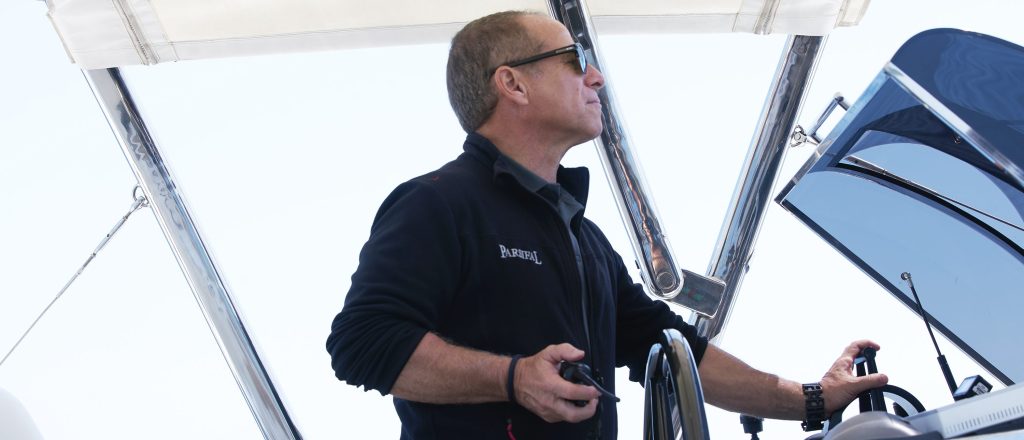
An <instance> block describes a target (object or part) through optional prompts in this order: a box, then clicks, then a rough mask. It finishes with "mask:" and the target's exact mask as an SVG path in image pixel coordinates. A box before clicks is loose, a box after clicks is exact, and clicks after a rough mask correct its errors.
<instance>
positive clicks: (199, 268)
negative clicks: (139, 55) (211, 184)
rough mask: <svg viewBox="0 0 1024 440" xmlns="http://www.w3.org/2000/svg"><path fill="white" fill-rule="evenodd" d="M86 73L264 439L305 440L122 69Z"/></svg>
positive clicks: (88, 71)
mask: <svg viewBox="0 0 1024 440" xmlns="http://www.w3.org/2000/svg"><path fill="white" fill-rule="evenodd" d="M83 72H84V74H85V77H86V80H88V82H89V86H90V87H91V88H92V91H93V94H94V95H95V96H96V101H97V102H98V103H99V105H100V107H101V108H102V109H103V113H104V115H106V117H107V122H108V123H110V128H111V129H112V130H113V132H114V135H115V137H116V138H117V142H118V144H120V145H121V150H122V151H123V152H124V156H125V158H126V159H128V164H129V165H131V168H132V171H134V172H135V177H136V178H137V179H138V181H139V185H140V186H142V190H143V191H144V192H145V194H146V198H147V199H148V200H149V204H150V207H151V208H152V210H153V213H154V215H156V219H157V222H158V223H159V224H160V229H162V230H163V233H164V237H165V238H166V239H167V243H168V244H169V245H170V246H171V251H172V252H173V253H174V257H175V258H176V259H177V260H178V265H179V266H180V267H181V271H182V272H183V273H184V274H185V279H186V280H187V281H188V284H189V286H190V287H191V288H192V293H193V294H195V297H196V300H198V302H199V307H200V308H201V309H202V311H203V315H204V316H205V317H206V322H207V324H209V326H210V330H212V331H213V335H214V338H216V340H217V344H218V345H219V346H220V350H221V353H222V354H223V355H224V359H225V360H226V361H227V363H228V366H229V367H230V368H231V373H232V374H233V375H234V376H235V381H236V382H237V383H238V388H239V389H240V390H241V391H242V395H243V396H244V397H245V401H246V402H247V403H248V404H249V409H250V410H251V411H252V414H253V417H254V418H255V419H256V423H257V424H258V425H259V428H260V430H261V431H263V436H264V437H265V438H267V439H299V438H302V437H301V435H300V434H299V432H298V429H296V427H295V425H294V424H293V423H292V421H291V418H289V417H288V413H287V411H285V407H284V404H283V403H282V401H281V398H280V396H278V394H277V391H276V390H275V389H274V385H273V383H272V382H271V380H270V376H269V375H268V373H267V371H266V369H265V368H264V367H263V363H262V362H261V361H260V357H259V355H258V354H257V353H256V348H255V347H254V346H253V344H252V340H251V339H250V338H249V334H248V333H247V332H246V330H245V325H244V324H243V323H242V319H241V317H240V316H239V314H238V311H237V310H236V309H235V306H234V304H233V302H232V300H231V296H230V295H229V294H228V292H227V289H226V288H225V285H224V281H223V280H222V279H221V277H220V274H219V271H218V270H217V267H216V266H215V265H214V263H213V260H212V259H211V258H210V254H209V252H207V250H206V246H205V245H204V244H203V239H202V237H201V236H200V235H199V231H198V229H197V228H196V225H195V223H194V222H193V220H192V216H191V215H190V214H189V211H188V209H187V208H186V206H185V201H184V199H183V198H182V196H181V194H180V193H179V192H178V188H179V186H178V184H177V183H176V182H175V181H174V179H173V178H172V177H171V175H170V172H169V170H168V169H167V165H166V164H165V163H164V161H163V158H162V157H161V155H160V152H159V150H157V146H156V144H155V143H154V142H153V139H152V137H150V134H149V131H148V130H147V128H146V124H145V123H144V121H143V120H142V117H141V115H140V114H139V112H138V110H137V108H136V106H135V102H134V101H133V100H132V97H131V94H130V93H129V91H128V87H127V86H126V85H125V83H124V81H123V80H122V78H121V74H120V72H119V71H118V70H117V69H98V70H87V71H83Z"/></svg>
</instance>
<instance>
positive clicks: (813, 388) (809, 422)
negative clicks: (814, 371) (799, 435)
mask: <svg viewBox="0 0 1024 440" xmlns="http://www.w3.org/2000/svg"><path fill="white" fill-rule="evenodd" d="M803 391H804V409H805V410H806V411H807V415H806V416H805V418H804V421H803V422H802V423H800V427H801V428H803V429H804V431H805V432H806V431H820V430H821V429H822V428H824V427H825V425H824V424H823V423H822V422H824V421H825V399H824V398H823V397H822V396H821V383H820V382H815V383H805V384H803Z"/></svg>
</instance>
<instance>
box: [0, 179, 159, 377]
mask: <svg viewBox="0 0 1024 440" xmlns="http://www.w3.org/2000/svg"><path fill="white" fill-rule="evenodd" d="M141 189H142V188H141V187H140V186H135V189H134V190H132V197H133V198H134V199H135V201H134V202H132V206H131V208H130V209H128V213H127V214H125V215H124V216H123V217H121V219H120V220H118V221H117V223H116V224H115V225H114V228H113V229H111V230H110V232H108V233H107V236H106V237H103V240H101V241H100V244H99V245H98V246H96V250H94V251H92V254H91V255H89V258H87V259H86V260H85V263H83V264H82V266H81V267H79V268H78V271H77V272H75V274H74V275H73V276H72V277H71V279H70V280H68V282H67V283H66V284H64V287H63V288H61V289H60V292H57V296H55V297H54V298H53V300H51V301H50V303H49V304H47V305H46V308H44V309H43V311H42V312H40V313H39V316H37V317H36V320H35V321H32V325H29V326H28V328H27V329H25V332H24V333H22V334H21V337H20V338H18V342H15V343H14V346H13V347H11V349H10V350H8V351H7V354H6V355H4V357H3V359H0V367H2V366H3V365H4V362H7V358H9V357H11V354H12V353H14V350H16V349H17V348H18V346H19V345H21V341H24V340H25V337H26V336H28V334H29V332H31V331H32V329H33V328H35V326H36V324H38V323H39V320H40V319H42V318H43V315H45V314H46V312H48V311H49V310H50V307H53V304H54V303H56V302H57V300H58V299H60V297H61V295H64V292H66V291H67V290H68V287H71V283H73V282H75V280H76V279H78V276H79V275H81V274H82V272H83V271H85V267H86V266H88V265H89V263H91V262H92V260H93V259H94V258H96V254H98V253H99V252H100V250H102V249H103V247H104V246H106V245H107V242H109V241H110V239H111V238H113V237H114V234H116V233H117V231H118V230H119V229H121V226H122V225H124V223H125V222H126V221H127V220H128V217H130V216H131V215H132V214H133V213H135V211H138V210H139V209H141V208H144V207H148V206H149V201H148V200H147V199H146V196H145V194H141V193H140V190H141Z"/></svg>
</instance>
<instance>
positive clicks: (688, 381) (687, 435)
mask: <svg viewBox="0 0 1024 440" xmlns="http://www.w3.org/2000/svg"><path fill="white" fill-rule="evenodd" d="M669 396H675V400H674V401H672V400H670V399H669ZM644 407H645V408H644V409H645V412H644V438H645V439H646V440H675V439H676V438H682V439H684V440H707V439H708V438H710V435H709V433H708V422H707V416H706V414H705V413H704V391H703V390H702V388H701V385H700V376H699V375H698V373H697V363H696V360H695V359H694V358H693V351H691V350H690V344H689V343H688V342H686V339H685V338H683V335H681V334H680V333H679V331H678V330H676V329H666V330H664V331H662V334H661V338H660V341H659V342H657V343H655V344H654V345H652V346H651V351H650V354H649V355H648V357H647V376H646V379H645V382H644ZM680 434H681V436H680Z"/></svg>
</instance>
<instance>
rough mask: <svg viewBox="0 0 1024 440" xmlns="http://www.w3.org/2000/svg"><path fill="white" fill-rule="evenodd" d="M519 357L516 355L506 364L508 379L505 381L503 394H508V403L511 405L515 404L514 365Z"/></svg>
mask: <svg viewBox="0 0 1024 440" xmlns="http://www.w3.org/2000/svg"><path fill="white" fill-rule="evenodd" d="M521 357H522V356H520V355H518V354H517V355H515V356H512V362H509V363H508V379H507V380H506V381H505V393H506V394H508V401H509V402H512V404H513V405H515V404H517V402H516V389H515V380H516V364H517V363H519V358H521Z"/></svg>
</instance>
